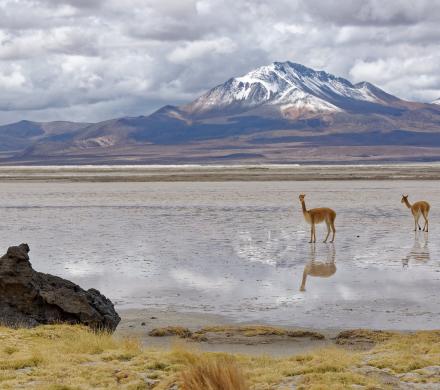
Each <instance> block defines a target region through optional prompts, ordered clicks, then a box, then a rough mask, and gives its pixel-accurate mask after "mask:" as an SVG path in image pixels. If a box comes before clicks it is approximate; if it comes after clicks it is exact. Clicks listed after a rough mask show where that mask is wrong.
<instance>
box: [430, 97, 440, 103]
mask: <svg viewBox="0 0 440 390" xmlns="http://www.w3.org/2000/svg"><path fill="white" fill-rule="evenodd" d="M431 104H440V98H438V99H435V100H434V101H433V102H431Z"/></svg>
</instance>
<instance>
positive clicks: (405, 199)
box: [400, 194, 408, 203]
mask: <svg viewBox="0 0 440 390" xmlns="http://www.w3.org/2000/svg"><path fill="white" fill-rule="evenodd" d="M406 202H408V195H403V194H402V200H401V201H400V203H406Z"/></svg>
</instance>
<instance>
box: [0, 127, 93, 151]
mask: <svg viewBox="0 0 440 390" xmlns="http://www.w3.org/2000/svg"><path fill="white" fill-rule="evenodd" d="M88 125H89V123H75V122H65V121H55V122H46V123H43V122H31V121H26V120H23V121H20V122H16V123H12V124H8V125H3V126H0V151H11V152H12V151H20V150H22V149H23V148H26V147H29V146H31V145H32V144H34V143H35V142H37V141H39V140H43V139H44V140H45V141H46V140H47V139H50V138H51V137H57V136H58V137H60V136H63V135H66V134H71V133H73V132H77V131H78V130H80V129H82V128H84V127H86V126H88Z"/></svg>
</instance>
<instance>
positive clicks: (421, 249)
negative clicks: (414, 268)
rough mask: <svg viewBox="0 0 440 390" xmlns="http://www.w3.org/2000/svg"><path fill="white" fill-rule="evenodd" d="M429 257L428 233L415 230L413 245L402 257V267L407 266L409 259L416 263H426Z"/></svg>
mask: <svg viewBox="0 0 440 390" xmlns="http://www.w3.org/2000/svg"><path fill="white" fill-rule="evenodd" d="M430 259H431V256H430V253H429V247H428V233H427V232H419V231H416V232H415V233H414V245H413V247H412V248H411V250H410V251H409V253H408V254H407V255H406V256H405V257H404V258H403V259H402V265H403V268H405V267H408V264H409V262H410V261H411V260H413V261H414V260H415V261H416V262H418V263H427V262H428V261H429V260H430Z"/></svg>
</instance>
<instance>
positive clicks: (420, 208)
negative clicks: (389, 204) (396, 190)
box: [400, 195, 431, 232]
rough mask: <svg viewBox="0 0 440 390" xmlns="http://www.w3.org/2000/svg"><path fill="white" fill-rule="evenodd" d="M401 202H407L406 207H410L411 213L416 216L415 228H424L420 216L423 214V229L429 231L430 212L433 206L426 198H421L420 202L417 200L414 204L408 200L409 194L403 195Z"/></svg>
mask: <svg viewBox="0 0 440 390" xmlns="http://www.w3.org/2000/svg"><path fill="white" fill-rule="evenodd" d="M400 202H401V203H405V205H406V207H408V208H409V209H410V210H411V213H412V215H413V217H414V230H417V227H418V228H419V230H422V228H421V227H420V225H419V219H420V216H421V215H423V218H424V220H425V225H424V226H423V231H424V232H427V231H428V227H429V221H428V214H429V209H430V208H431V206H430V205H429V203H428V202H425V201H424V200H421V201H420V202H416V203H414V204H413V205H411V203H409V201H408V195H402V200H401V201H400Z"/></svg>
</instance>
